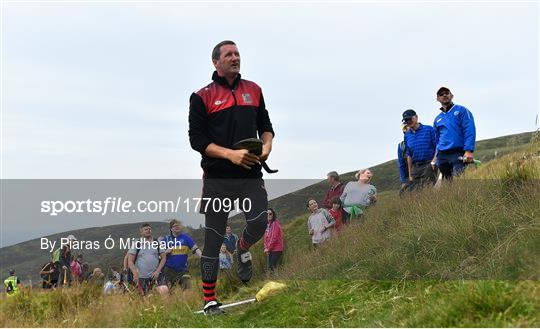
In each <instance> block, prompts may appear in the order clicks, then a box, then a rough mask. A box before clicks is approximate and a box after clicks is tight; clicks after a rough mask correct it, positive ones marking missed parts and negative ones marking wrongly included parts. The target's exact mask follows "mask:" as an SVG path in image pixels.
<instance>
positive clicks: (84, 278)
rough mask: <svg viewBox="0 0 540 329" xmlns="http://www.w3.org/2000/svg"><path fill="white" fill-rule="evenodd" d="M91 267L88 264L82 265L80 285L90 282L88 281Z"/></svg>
mask: <svg viewBox="0 0 540 329" xmlns="http://www.w3.org/2000/svg"><path fill="white" fill-rule="evenodd" d="M91 274H92V273H90V265H88V263H87V262H84V263H82V265H81V277H80V278H79V279H80V281H79V283H83V282H88V279H89V278H90V275H91Z"/></svg>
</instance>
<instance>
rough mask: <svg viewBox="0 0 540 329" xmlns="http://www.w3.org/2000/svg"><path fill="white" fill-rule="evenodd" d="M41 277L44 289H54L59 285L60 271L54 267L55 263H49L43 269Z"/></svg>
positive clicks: (40, 272) (40, 273)
mask: <svg viewBox="0 0 540 329" xmlns="http://www.w3.org/2000/svg"><path fill="white" fill-rule="evenodd" d="M39 275H40V276H41V279H42V281H43V282H42V287H43V289H54V288H56V285H57V283H58V270H57V268H56V267H55V266H54V263H53V262H48V263H47V264H45V265H43V267H41V271H39Z"/></svg>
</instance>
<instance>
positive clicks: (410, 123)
mask: <svg viewBox="0 0 540 329" xmlns="http://www.w3.org/2000/svg"><path fill="white" fill-rule="evenodd" d="M417 122H418V116H416V115H414V116H413V117H412V118H410V119H407V120H405V124H406V125H407V128H412V127H414V126H415V125H416V123H417Z"/></svg>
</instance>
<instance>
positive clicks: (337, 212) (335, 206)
mask: <svg viewBox="0 0 540 329" xmlns="http://www.w3.org/2000/svg"><path fill="white" fill-rule="evenodd" d="M341 205H342V203H341V200H340V199H339V197H335V198H333V199H332V209H330V210H329V211H328V212H329V213H330V215H332V217H333V218H334V219H335V220H336V225H334V229H335V231H336V233H337V232H340V231H341V230H342V228H343V208H342V206H341Z"/></svg>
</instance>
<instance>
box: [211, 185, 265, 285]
mask: <svg viewBox="0 0 540 329" xmlns="http://www.w3.org/2000/svg"><path fill="white" fill-rule="evenodd" d="M203 198H210V200H209V201H208V200H207V201H203V202H201V212H202V213H204V214H205V231H204V249H203V252H202V258H201V274H202V279H203V281H215V280H217V275H218V270H219V250H220V248H221V245H222V244H223V239H224V238H223V236H224V235H225V228H226V227H227V220H228V218H229V211H227V210H229V209H226V208H227V207H225V206H227V205H229V204H230V205H231V206H232V207H233V209H236V205H238V206H239V207H238V208H239V209H240V210H245V211H243V212H244V215H245V217H246V226H245V227H244V230H243V232H242V236H241V237H240V239H243V240H244V242H246V243H247V244H248V245H253V244H255V243H256V242H257V241H259V240H260V239H261V238H262V236H263V235H264V231H265V230H266V224H267V210H268V195H267V193H266V189H265V187H264V181H263V180H262V179H261V178H256V179H205V180H204V186H203ZM235 200H238V201H237V203H236V202H235ZM237 252H238V251H237Z"/></svg>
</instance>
